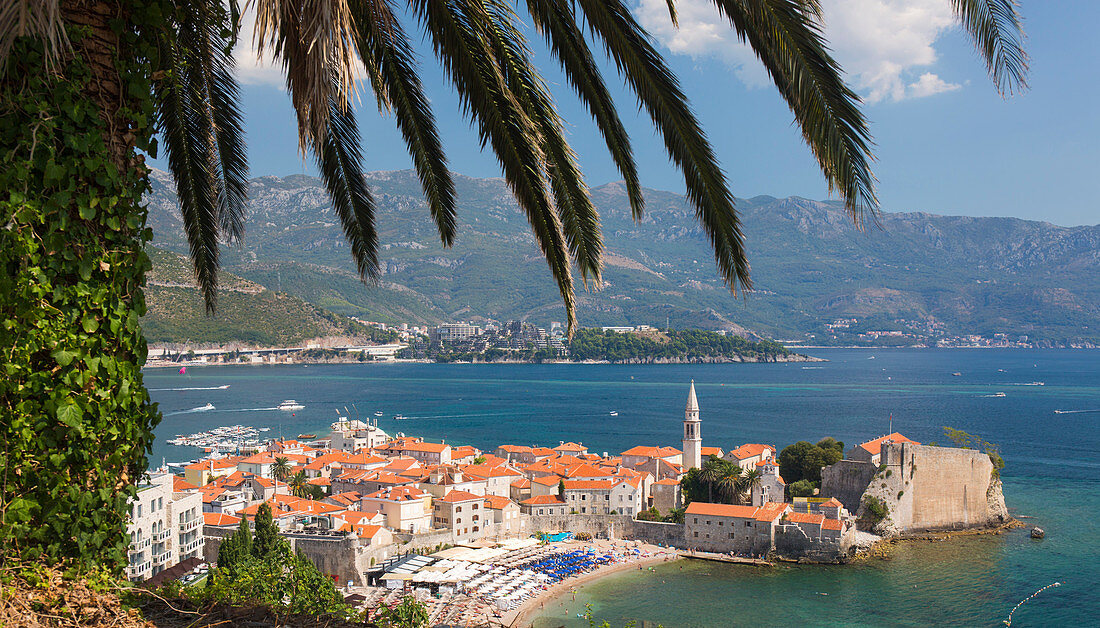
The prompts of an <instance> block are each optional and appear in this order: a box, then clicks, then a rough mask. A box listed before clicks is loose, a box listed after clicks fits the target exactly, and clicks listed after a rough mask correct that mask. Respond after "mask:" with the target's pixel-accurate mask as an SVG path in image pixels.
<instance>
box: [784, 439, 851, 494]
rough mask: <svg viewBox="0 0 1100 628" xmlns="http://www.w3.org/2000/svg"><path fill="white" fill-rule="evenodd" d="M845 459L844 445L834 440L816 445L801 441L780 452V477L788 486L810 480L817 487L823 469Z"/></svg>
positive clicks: (821, 441) (827, 440)
mask: <svg viewBox="0 0 1100 628" xmlns="http://www.w3.org/2000/svg"><path fill="white" fill-rule="evenodd" d="M843 458H844V443H842V442H840V441H838V440H836V439H834V438H823V439H821V440H820V441H818V443H817V444H816V445H812V444H810V443H808V442H807V441H804V440H800V441H798V442H797V443H795V444H793V445H788V446H786V447H784V448H783V451H781V452H779V475H781V476H783V479H784V480H785V481H786V482H787V483H788V484H792V483H794V482H798V481H800V480H809V481H810V482H812V483H814V484H815V485H816V484H818V483H820V482H821V467H827V466H829V465H833V464H836V463H837V462H840V461H841V460H842V459H843Z"/></svg>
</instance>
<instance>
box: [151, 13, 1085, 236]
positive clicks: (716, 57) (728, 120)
mask: <svg viewBox="0 0 1100 628" xmlns="http://www.w3.org/2000/svg"><path fill="white" fill-rule="evenodd" d="M1021 3H1022V5H1023V6H1022V13H1023V15H1024V18H1025V29H1026V31H1027V35H1028V42H1027V49H1028V52H1029V53H1030V55H1031V58H1032V64H1031V68H1032V72H1031V79H1030V82H1031V88H1030V90H1029V91H1027V92H1025V93H1023V94H1022V95H1017V96H1015V97H1012V98H1008V99H1002V98H1001V97H1000V96H999V95H998V94H997V93H996V91H995V90H994V88H993V86H992V83H991V82H990V80H989V79H988V76H987V75H986V73H985V68H984V65H983V64H982V63H981V62H980V60H979V59H978V58H977V56H976V54H975V52H974V50H973V48H972V47H971V46H970V43H969V40H968V39H967V38H966V37H965V36H964V34H963V33H962V32H961V31H959V29H958V28H957V27H955V26H954V25H953V23H952V20H951V18H950V9H949V6H950V5H949V0H824V1H823V4H824V5H825V8H826V20H827V24H826V27H827V32H828V33H829V35H830V38H831V40H832V42H833V45H834V48H835V49H836V56H837V58H838V59H839V60H840V61H841V63H842V64H843V65H844V66H845V69H846V70H848V71H849V72H850V76H849V79H850V82H851V83H852V85H853V86H854V87H856V89H857V91H858V92H859V93H860V94H861V95H862V96H864V97H865V98H866V99H867V101H868V102H867V103H866V104H865V108H864V111H865V113H866V115H867V117H868V118H869V119H870V120H871V123H872V132H873V134H874V137H875V142H876V144H877V148H876V151H875V155H876V157H877V158H878V162H877V163H876V165H875V174H876V176H877V177H878V179H879V188H878V192H879V197H880V199H881V201H882V208H883V209H884V210H886V211H926V212H931V213H939V214H963V215H974V216H1017V217H1021V218H1029V219H1036V220H1046V221H1050V222H1053V223H1056V224H1062V225H1078V224H1097V223H1100V208H1098V201H1097V199H1098V198H1100V176H1098V174H1097V172H1096V170H1097V164H1100V147H1098V140H1100V113H1098V110H1097V108H1096V105H1095V103H1096V102H1097V101H1098V100H1100V55H1097V54H1096V51H1095V49H1094V47H1093V44H1092V39H1093V31H1094V29H1095V25H1096V24H1097V23H1100V2H1096V1H1095V0H1059V1H1057V2H1054V1H1050V0H1021ZM664 4H665V0H636V2H635V6H636V14H637V15H638V17H639V19H640V20H641V21H642V22H643V23H645V24H646V25H647V26H649V27H650V30H651V31H652V32H653V33H654V34H655V36H656V38H657V39H658V41H659V42H660V43H661V45H662V48H663V50H664V51H665V52H666V54H667V58H668V59H669V61H670V64H671V65H672V67H673V68H674V69H675V70H676V71H677V73H678V75H679V76H680V79H681V82H682V84H683V86H684V89H685V91H686V92H687V93H688V95H689V97H690V98H691V100H692V103H693V105H694V107H695V110H696V113H697V115H698V116H699V118H700V119H701V120H702V122H703V125H704V128H705V129H706V130H707V132H708V134H709V135H710V138H711V140H712V142H713V143H714V145H715V147H716V149H717V152H718V155H719V158H720V159H721V161H722V165H723V167H724V168H725V170H726V172H727V174H728V177H729V181H730V184H731V187H732V189H733V191H734V193H735V194H736V195H738V196H742V197H748V196H755V195H759V194H770V195H773V196H789V195H797V196H804V197H808V198H827V196H828V193H827V187H826V185H825V182H824V179H823V178H822V176H821V174H820V171H819V170H818V169H817V167H816V165H815V163H814V162H813V160H812V158H811V157H810V153H809V150H808V149H807V148H806V146H805V145H804V144H803V143H802V141H801V137H800V134H799V132H798V130H797V128H796V127H794V126H793V125H792V116H791V114H790V112H789V110H788V109H787V108H786V106H785V105H784V104H783V102H782V100H781V99H780V98H779V96H778V95H777V93H776V91H775V89H774V88H772V87H769V86H768V85H767V84H766V82H765V81H766V77H764V75H763V72H762V70H761V69H760V67H759V64H758V63H757V62H756V61H755V60H754V59H752V58H751V57H750V55H748V54H747V53H746V51H745V49H744V48H743V47H742V46H740V45H739V44H738V43H737V42H736V41H735V40H734V39H733V38H732V36H730V35H729V34H728V29H726V28H725V27H724V26H722V25H721V24H719V23H718V22H717V20H716V19H715V18H714V17H713V15H712V14H711V13H710V12H709V11H708V10H707V9H706V7H705V3H703V2H701V1H700V0H680V1H679V2H678V4H679V5H680V7H681V9H680V29H679V30H675V29H672V28H671V27H670V26H669V25H668V24H667V11H666V10H664ZM407 27H408V30H409V31H410V32H413V33H417V36H419V32H418V31H417V29H416V26H415V25H414V24H408V25H407ZM417 41H418V43H419V39H418V40H417ZM532 44H533V47H534V48H535V49H536V51H538V60H539V62H540V63H541V67H542V68H543V69H544V71H545V75H546V78H547V79H548V80H549V81H550V82H551V84H552V86H553V88H554V91H555V95H556V96H557V98H558V103H559V107H560V109H561V112H562V114H563V116H564V117H565V119H566V121H567V123H568V124H569V125H570V139H571V142H572V143H573V146H574V148H575V149H576V150H577V152H578V153H579V154H580V157H581V162H582V165H583V167H584V170H585V174H586V176H587V179H588V181H589V184H590V185H593V186H595V185H599V184H602V183H606V182H608V181H614V180H617V179H619V178H620V177H619V175H618V173H617V171H616V170H615V168H614V166H613V164H612V163H611V161H610V160H609V159H608V157H607V153H606V148H605V146H604V144H603V141H602V139H601V138H600V136H599V135H598V133H597V132H596V131H595V129H594V128H593V126H592V124H591V122H590V118H589V117H588V114H587V113H586V112H585V111H584V109H583V107H581V106H580V104H579V103H577V101H576V100H575V98H573V97H572V96H571V94H570V93H569V91H568V89H567V86H565V85H564V84H563V83H562V81H561V76H560V74H559V73H558V72H557V66H556V64H555V63H554V62H553V60H552V59H551V58H550V57H549V56H548V55H546V54H545V53H543V52H542V50H541V41H537V40H536V41H533V42H532ZM420 49H421V60H422V62H423V68H424V73H423V79H424V81H425V86H426V88H427V90H428V92H429V96H430V98H431V99H432V102H433V107H434V111H435V115H436V117H437V122H438V124H439V127H440V129H441V132H442V134H443V136H444V140H445V146H446V149H447V155H448V157H449V160H450V164H451V168H452V170H454V171H456V172H460V173H462V174H466V175H469V176H475V177H493V176H499V174H500V171H499V167H498V166H497V164H496V161H495V159H494V158H493V157H492V155H491V154H489V153H482V152H481V151H480V149H479V146H478V142H477V137H476V134H475V133H474V132H473V131H472V130H471V129H470V125H469V123H468V121H467V120H465V119H464V118H463V117H462V116H461V115H460V112H459V107H458V101H457V99H456V98H455V96H454V94H453V92H452V90H451V89H450V87H449V86H448V85H447V84H446V83H445V81H444V79H443V76H442V73H441V71H440V70H439V69H438V66H437V65H436V64H435V60H434V58H433V57H432V56H431V53H430V49H428V48H427V47H425V46H423V45H421V46H420ZM239 53H240V55H241V57H242V59H245V61H243V62H242V64H241V68H240V69H241V77H242V81H243V82H244V83H245V85H244V90H243V100H244V111H245V117H246V125H247V133H248V143H249V159H250V163H251V167H252V173H253V176H260V175H286V174H292V173H301V172H306V173H314V168H313V165H312V163H311V162H304V161H303V160H302V157H301V155H300V154H299V152H298V144H297V139H296V125H295V122H294V117H293V113H292V110H291V108H290V104H289V99H288V97H287V95H286V93H285V91H284V90H283V89H282V87H281V79H280V77H279V76H278V74H277V72H275V71H274V70H273V69H271V68H263V67H255V66H254V64H252V63H251V62H250V61H249V60H248V59H250V58H251V57H249V56H247V55H248V54H249V53H248V51H247V50H241V51H239ZM606 78H607V80H608V83H609V84H610V85H611V86H612V87H613V88H614V91H615V93H616V99H617V102H618V105H619V113H620V115H621V116H622V117H623V119H624V122H625V123H626V125H627V128H628V131H629V132H630V134H631V138H632V142H633V144H634V151H635V158H636V160H637V162H638V166H639V169H640V171H641V178H642V182H643V184H644V185H646V186H647V187H652V188H657V189H665V190H672V191H681V190H682V188H683V183H682V178H681V176H680V174H679V173H678V171H677V170H676V169H675V168H674V167H673V166H672V165H671V164H670V163H669V161H668V158H667V156H666V154H665V152H664V149H663V147H662V144H661V141H660V139H659V138H658V137H657V136H656V135H655V133H654V131H653V128H652V126H651V124H650V123H649V122H648V119H647V118H646V117H644V116H643V115H640V114H639V113H638V111H637V106H636V101H635V99H634V97H633V96H632V95H631V94H630V93H629V92H628V91H626V90H625V89H622V88H621V87H620V86H621V81H620V80H619V79H618V77H617V76H616V75H615V74H614V71H613V69H611V68H608V70H607V73H606ZM360 98H361V102H360V105H359V106H358V107H357V109H358V113H359V121H360V128H361V131H362V134H363V137H364V142H363V143H364V154H365V164H364V169H365V170H395V169H402V168H408V167H410V160H409V157H408V155H407V153H406V152H405V149H404V145H403V143H402V141H401V138H400V135H399V134H398V133H397V132H396V130H395V129H394V124H393V120H392V118H383V117H381V116H380V115H379V114H378V112H377V109H376V108H375V107H374V100H373V96H371V95H370V94H368V93H361V97H360ZM156 165H158V166H159V167H164V164H163V163H162V162H159V163H157V164H156Z"/></svg>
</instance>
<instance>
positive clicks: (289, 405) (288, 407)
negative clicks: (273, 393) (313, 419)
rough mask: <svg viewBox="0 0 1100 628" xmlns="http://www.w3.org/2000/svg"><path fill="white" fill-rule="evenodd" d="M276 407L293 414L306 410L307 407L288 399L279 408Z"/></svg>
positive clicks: (277, 407)
mask: <svg viewBox="0 0 1100 628" xmlns="http://www.w3.org/2000/svg"><path fill="white" fill-rule="evenodd" d="M275 407H276V409H278V410H282V411H283V412H292V411H294V410H302V409H305V406H303V405H302V404H300V403H298V402H297V401H294V400H293V399H287V400H286V401H284V402H282V403H280V404H279V405H278V406H275Z"/></svg>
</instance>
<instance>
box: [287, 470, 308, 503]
mask: <svg viewBox="0 0 1100 628" xmlns="http://www.w3.org/2000/svg"><path fill="white" fill-rule="evenodd" d="M289 486H290V492H291V494H292V495H294V496H296V497H306V496H308V495H309V488H308V487H309V478H308V477H306V472H305V471H299V472H297V473H295V474H294V476H293V477H291V478H290V481H289Z"/></svg>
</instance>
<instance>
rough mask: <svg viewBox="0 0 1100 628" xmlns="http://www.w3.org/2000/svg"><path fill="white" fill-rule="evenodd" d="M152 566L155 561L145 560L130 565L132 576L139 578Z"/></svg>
mask: <svg viewBox="0 0 1100 628" xmlns="http://www.w3.org/2000/svg"><path fill="white" fill-rule="evenodd" d="M152 566H153V563H152V562H150V561H145V562H143V563H139V564H137V565H130V567H129V569H130V578H137V577H138V576H140V575H141V574H143V573H145V572H146V571H149V569H150V568H151V567H152Z"/></svg>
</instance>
